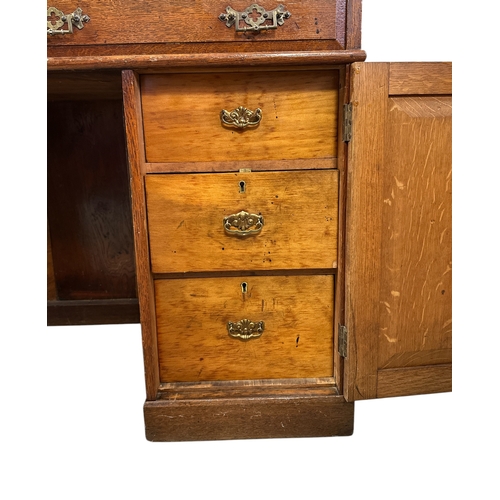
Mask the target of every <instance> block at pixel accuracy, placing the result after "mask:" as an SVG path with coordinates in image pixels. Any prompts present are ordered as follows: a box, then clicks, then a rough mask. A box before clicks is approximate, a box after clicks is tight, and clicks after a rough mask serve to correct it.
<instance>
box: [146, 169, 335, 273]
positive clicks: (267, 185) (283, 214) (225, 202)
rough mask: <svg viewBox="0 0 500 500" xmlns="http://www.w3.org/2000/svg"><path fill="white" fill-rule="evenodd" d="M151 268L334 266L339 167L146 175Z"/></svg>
mask: <svg viewBox="0 0 500 500" xmlns="http://www.w3.org/2000/svg"><path fill="white" fill-rule="evenodd" d="M146 195H147V209H148V224H149V238H150V252H151V267H152V272H153V273H157V274H161V273H184V272H203V271H230V270H284V269H331V268H336V267H337V227H338V171H337V170H318V171H314V170H310V171H287V172H239V173H228V174H156V175H148V176H146Z"/></svg>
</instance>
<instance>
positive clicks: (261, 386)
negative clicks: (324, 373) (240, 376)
mask: <svg viewBox="0 0 500 500" xmlns="http://www.w3.org/2000/svg"><path fill="white" fill-rule="evenodd" d="M300 393H302V394H303V395H305V394H307V395H309V396H310V395H312V394H313V393H314V394H317V395H322V396H328V395H335V394H340V393H339V391H338V386H337V385H336V384H335V380H334V379H333V378H332V377H314V378H293V379H283V378H278V379H255V380H214V381H202V382H164V383H161V384H160V387H159V389H158V398H157V399H158V400H160V399H163V400H166V401H168V400H180V399H200V398H208V399H214V398H228V397H231V398H233V397H249V396H251V397H275V396H282V397H286V396H295V397H297V396H298V395H299V394H300Z"/></svg>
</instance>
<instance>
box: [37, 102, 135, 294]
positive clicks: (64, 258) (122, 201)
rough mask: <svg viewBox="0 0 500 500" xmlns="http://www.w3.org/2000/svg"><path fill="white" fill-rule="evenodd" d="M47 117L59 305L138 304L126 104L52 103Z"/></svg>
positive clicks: (50, 218)
mask: <svg viewBox="0 0 500 500" xmlns="http://www.w3.org/2000/svg"><path fill="white" fill-rule="evenodd" d="M47 109H48V122H47V141H48V146H47V212H48V223H49V227H50V237H51V247H52V258H53V265H54V274H55V279H56V283H57V290H58V298H59V299H62V300H71V299H74V300H85V299H113V298H134V297H136V291H135V287H136V283H135V265H134V244H133V233H132V213H131V206H130V190H129V186H128V173H127V158H126V147H125V132H124V130H123V111H122V102H121V100H108V99H106V100H101V99H99V100H93V99H92V100H84V101H82V100H78V101H73V100H67V101H49V103H48V108H47Z"/></svg>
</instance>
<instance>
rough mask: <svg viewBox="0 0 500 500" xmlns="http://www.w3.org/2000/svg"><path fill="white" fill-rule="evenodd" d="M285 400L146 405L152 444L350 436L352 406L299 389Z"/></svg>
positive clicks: (332, 395) (336, 397)
mask: <svg viewBox="0 0 500 500" xmlns="http://www.w3.org/2000/svg"><path fill="white" fill-rule="evenodd" d="M284 392H285V393H286V396H276V395H273V396H261V395H256V396H254V395H252V393H250V394H248V395H247V396H246V397H231V396H230V395H229V397H215V398H203V399H202V398H192V399H173V398H172V399H170V400H168V401H163V400H162V401H152V402H146V403H145V405H144V419H145V423H146V438H147V439H148V440H150V441H195V440H215V439H256V438H279V437H283V438H285V437H315V436H349V435H351V434H352V431H353V422H354V403H347V402H346V401H345V399H344V398H343V397H342V396H339V395H337V393H336V389H335V388H334V387H332V389H331V393H330V394H328V395H325V394H317V393H316V392H315V391H312V392H311V393H309V388H306V390H303V389H300V388H299V389H297V390H295V391H294V392H292V393H291V394H290V393H289V391H287V390H285V391H284Z"/></svg>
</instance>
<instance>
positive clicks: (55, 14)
mask: <svg viewBox="0 0 500 500" xmlns="http://www.w3.org/2000/svg"><path fill="white" fill-rule="evenodd" d="M89 21H90V17H89V16H87V14H84V13H83V11H82V9H80V7H78V8H77V9H76V10H75V11H74V12H72V13H71V14H64V12H62V11H60V10H59V9H56V8H55V7H49V8H48V9H47V35H64V34H66V33H69V34H71V33H73V26H76V27H77V28H78V29H79V30H81V29H83V23H88V22H89ZM66 23H67V24H68V29H67V30H63V29H60V28H62V27H63V26H64V25H65V24H66Z"/></svg>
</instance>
